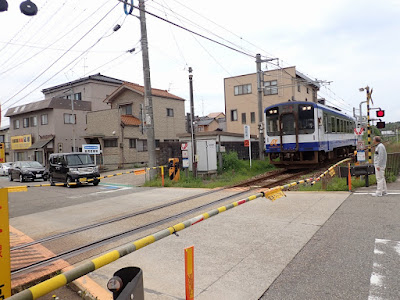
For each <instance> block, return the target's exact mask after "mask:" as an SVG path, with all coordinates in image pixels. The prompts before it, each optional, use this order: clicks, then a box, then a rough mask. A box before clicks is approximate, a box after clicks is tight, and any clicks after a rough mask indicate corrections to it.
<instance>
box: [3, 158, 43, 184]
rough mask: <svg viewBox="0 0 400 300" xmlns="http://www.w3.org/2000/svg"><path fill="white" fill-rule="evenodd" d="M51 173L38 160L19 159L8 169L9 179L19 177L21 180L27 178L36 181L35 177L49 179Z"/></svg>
mask: <svg viewBox="0 0 400 300" xmlns="http://www.w3.org/2000/svg"><path fill="white" fill-rule="evenodd" d="M48 177H49V173H48V172H47V170H46V168H45V167H43V166H42V165H41V164H40V163H39V162H37V161H17V162H15V163H14V164H13V165H12V167H11V168H9V169H8V179H9V180H10V181H13V180H14V179H19V181H20V182H24V181H26V180H31V181H34V180H35V179H43V180H44V181H46V180H47V178H48Z"/></svg>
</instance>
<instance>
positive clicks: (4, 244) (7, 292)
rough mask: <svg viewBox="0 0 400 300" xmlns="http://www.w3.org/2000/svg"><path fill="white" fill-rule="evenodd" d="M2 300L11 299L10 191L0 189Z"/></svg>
mask: <svg viewBox="0 0 400 300" xmlns="http://www.w3.org/2000/svg"><path fill="white" fill-rule="evenodd" d="M0 270H1V271H0V299H5V298H8V297H11V260H10V230H9V215H8V189H6V188H3V189H0Z"/></svg>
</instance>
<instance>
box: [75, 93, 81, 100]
mask: <svg viewBox="0 0 400 300" xmlns="http://www.w3.org/2000/svg"><path fill="white" fill-rule="evenodd" d="M74 100H82V93H75V94H74Z"/></svg>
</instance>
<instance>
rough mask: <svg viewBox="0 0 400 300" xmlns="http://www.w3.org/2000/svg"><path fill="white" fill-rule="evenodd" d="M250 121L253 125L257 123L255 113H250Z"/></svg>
mask: <svg viewBox="0 0 400 300" xmlns="http://www.w3.org/2000/svg"><path fill="white" fill-rule="evenodd" d="M250 120H251V123H255V122H256V113H255V112H251V113H250Z"/></svg>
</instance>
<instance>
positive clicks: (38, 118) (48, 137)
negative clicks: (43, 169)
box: [5, 98, 91, 165]
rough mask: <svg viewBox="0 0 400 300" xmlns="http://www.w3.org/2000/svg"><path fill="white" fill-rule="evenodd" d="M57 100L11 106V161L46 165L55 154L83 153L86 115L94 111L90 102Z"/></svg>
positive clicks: (9, 114)
mask: <svg viewBox="0 0 400 300" xmlns="http://www.w3.org/2000/svg"><path fill="white" fill-rule="evenodd" d="M73 102H74V110H73V111H72V105H71V100H69V99H64V98H54V99H48V100H42V101H37V102H32V103H29V104H24V105H20V106H16V107H12V108H10V109H8V110H7V113H6V114H5V116H6V117H9V118H10V129H9V135H10V159H11V160H12V161H21V160H36V161H38V162H40V163H42V164H44V165H45V164H47V161H48V156H49V154H51V153H53V152H71V151H72V150H73V149H72V145H73V144H74V141H75V147H76V148H75V151H80V150H81V147H82V143H83V142H84V140H83V138H82V137H81V136H82V135H84V132H85V128H86V112H88V111H90V110H91V103H90V102H88V101H81V100H74V101H73Z"/></svg>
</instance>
